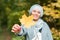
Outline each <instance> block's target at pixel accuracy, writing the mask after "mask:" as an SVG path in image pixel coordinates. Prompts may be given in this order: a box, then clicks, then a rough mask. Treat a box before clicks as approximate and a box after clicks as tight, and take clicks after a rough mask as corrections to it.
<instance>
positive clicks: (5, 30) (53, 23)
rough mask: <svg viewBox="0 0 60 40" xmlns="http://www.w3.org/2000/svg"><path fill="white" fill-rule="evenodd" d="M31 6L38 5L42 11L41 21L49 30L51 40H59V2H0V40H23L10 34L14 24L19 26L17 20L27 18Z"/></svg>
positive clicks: (14, 0) (23, 38)
mask: <svg viewBox="0 0 60 40" xmlns="http://www.w3.org/2000/svg"><path fill="white" fill-rule="evenodd" d="M33 4H40V5H41V6H42V7H43V9H44V16H43V17H42V19H43V20H44V21H46V22H47V23H48V25H49V27H50V29H51V32H52V35H53V39H54V40H60V0H0V40H25V36H17V35H15V34H14V33H12V32H11V28H12V26H13V25H14V24H19V25H20V24H21V23H20V22H19V18H21V17H22V15H23V14H26V15H27V16H28V15H29V14H28V11H29V8H30V7H31V6H32V5H33Z"/></svg>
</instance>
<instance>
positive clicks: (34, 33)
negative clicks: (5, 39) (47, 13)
mask: <svg viewBox="0 0 60 40" xmlns="http://www.w3.org/2000/svg"><path fill="white" fill-rule="evenodd" d="M29 14H30V15H33V20H32V21H34V22H36V24H35V25H33V26H31V27H30V28H29V29H27V28H25V27H24V25H21V26H19V25H18V24H15V25H14V26H13V27H12V32H14V33H17V34H18V35H26V40H53V38H52V34H51V31H50V29H49V26H48V25H47V24H46V22H44V21H43V20H42V19H41V17H42V16H43V8H42V7H41V6H40V5H38V4H35V5H33V6H32V7H31V8H30V10H29Z"/></svg>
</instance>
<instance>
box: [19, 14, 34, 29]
mask: <svg viewBox="0 0 60 40" xmlns="http://www.w3.org/2000/svg"><path fill="white" fill-rule="evenodd" d="M19 21H20V22H21V24H23V25H24V27H26V28H30V27H31V26H32V25H34V24H35V22H34V21H33V16H32V15H31V16H28V17H27V16H26V15H25V14H24V15H23V16H22V19H19Z"/></svg>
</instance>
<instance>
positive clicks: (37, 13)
mask: <svg viewBox="0 0 60 40" xmlns="http://www.w3.org/2000/svg"><path fill="white" fill-rule="evenodd" d="M32 15H33V19H34V20H35V21H37V20H38V19H39V18H40V11H39V10H38V9H35V10H33V11H32Z"/></svg>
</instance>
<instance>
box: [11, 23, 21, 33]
mask: <svg viewBox="0 0 60 40" xmlns="http://www.w3.org/2000/svg"><path fill="white" fill-rule="evenodd" d="M20 31H21V27H20V26H19V25H18V24H14V25H13V27H12V30H11V32H13V33H19V32H20Z"/></svg>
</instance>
